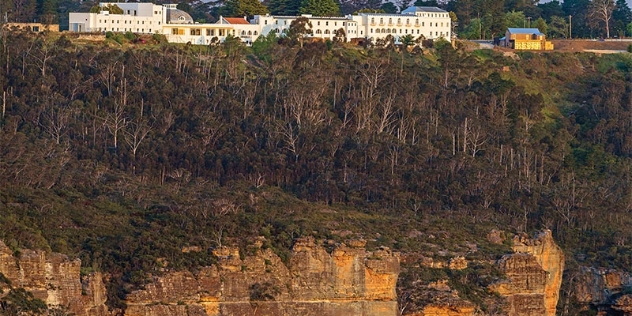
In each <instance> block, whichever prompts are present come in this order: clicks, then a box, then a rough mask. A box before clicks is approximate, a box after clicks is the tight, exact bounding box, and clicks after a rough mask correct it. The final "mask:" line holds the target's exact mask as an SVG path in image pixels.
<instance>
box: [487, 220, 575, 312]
mask: <svg viewBox="0 0 632 316" xmlns="http://www.w3.org/2000/svg"><path fill="white" fill-rule="evenodd" d="M512 248H513V250H514V252H515V253H514V254H510V255H505V256H503V258H502V259H501V260H499V262H498V267H499V269H500V270H501V271H502V272H503V273H504V274H505V275H506V276H507V279H506V280H503V281H501V282H497V283H495V284H493V285H492V286H491V287H490V288H491V289H492V290H493V291H496V292H497V293H499V294H500V295H502V296H505V297H507V301H508V304H509V310H508V313H509V314H510V315H533V316H536V315H537V316H541V315H551V316H552V315H555V311H556V306H557V301H558V299H559V291H560V286H561V284H562V273H563V270H564V254H563V253H562V250H561V249H560V248H559V247H558V246H557V244H555V241H554V240H553V237H552V234H551V231H549V230H547V231H544V232H541V233H539V234H537V235H536V236H535V238H533V239H530V238H527V237H525V236H515V237H514V239H513V246H512Z"/></svg>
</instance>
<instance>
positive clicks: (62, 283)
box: [0, 241, 108, 316]
mask: <svg viewBox="0 0 632 316" xmlns="http://www.w3.org/2000/svg"><path fill="white" fill-rule="evenodd" d="M80 268H81V261H79V260H78V259H76V260H70V259H69V258H68V257H67V256H65V255H62V254H58V253H47V252H45V251H35V250H28V249H22V250H20V252H19V254H18V255H17V256H14V253H13V251H11V249H9V247H7V246H6V245H5V244H4V243H3V242H2V241H0V273H2V274H4V276H5V277H7V278H8V279H9V280H10V281H11V285H12V286H13V287H16V288H24V289H25V290H27V291H29V292H31V293H33V296H34V297H35V298H38V299H41V300H42V301H44V302H45V303H46V304H48V306H50V307H54V308H60V309H62V310H67V311H68V312H70V313H72V314H75V315H90V316H100V315H108V310H107V308H106V306H105V300H106V297H107V296H106V294H105V286H104V284H103V280H102V279H103V277H102V275H101V274H100V273H94V274H90V275H87V276H85V277H84V278H83V280H82V279H81V277H80ZM82 292H83V293H82Z"/></svg>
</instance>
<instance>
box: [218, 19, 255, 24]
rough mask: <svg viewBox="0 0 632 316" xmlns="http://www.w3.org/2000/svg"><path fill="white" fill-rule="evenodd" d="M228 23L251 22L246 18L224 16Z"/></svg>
mask: <svg viewBox="0 0 632 316" xmlns="http://www.w3.org/2000/svg"><path fill="white" fill-rule="evenodd" d="M224 21H226V22H227V23H228V24H250V23H248V21H246V19H244V18H224Z"/></svg>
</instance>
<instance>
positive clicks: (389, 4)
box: [380, 2, 398, 14]
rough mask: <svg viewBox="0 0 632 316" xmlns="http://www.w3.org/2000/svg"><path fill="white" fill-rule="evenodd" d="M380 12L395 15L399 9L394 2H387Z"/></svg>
mask: <svg viewBox="0 0 632 316" xmlns="http://www.w3.org/2000/svg"><path fill="white" fill-rule="evenodd" d="M380 10H382V11H384V13H390V14H395V13H397V12H398V10H397V7H396V6H395V5H394V4H393V3H392V2H385V3H384V4H382V6H380Z"/></svg>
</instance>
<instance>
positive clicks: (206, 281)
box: [125, 238, 399, 316]
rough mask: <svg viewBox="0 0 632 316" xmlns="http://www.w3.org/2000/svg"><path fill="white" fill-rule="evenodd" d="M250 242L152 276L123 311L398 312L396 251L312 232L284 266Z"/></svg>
mask: <svg viewBox="0 0 632 316" xmlns="http://www.w3.org/2000/svg"><path fill="white" fill-rule="evenodd" d="M261 244H262V242H261V241H260V240H259V241H257V242H255V244H254V246H252V247H251V248H250V249H249V250H248V251H247V252H248V253H249V255H246V256H245V257H244V258H243V259H241V258H240V255H239V251H238V249H236V248H230V247H222V248H219V249H216V250H215V251H214V254H215V255H216V256H217V257H218V259H219V263H218V265H217V266H213V267H205V268H202V269H200V271H199V272H197V273H195V274H194V273H191V272H171V273H166V274H165V275H163V276H160V277H154V278H153V282H152V283H150V284H148V285H147V286H146V287H145V289H144V290H140V291H136V292H133V293H131V294H130V295H128V296H127V299H126V303H127V306H128V308H127V310H126V312H125V315H129V316H140V315H143V316H149V315H152V316H153V315H156V316H158V315H376V316H379V315H389V316H392V315H396V314H397V298H396V292H395V285H396V283H397V276H398V273H399V257H398V255H397V254H394V253H392V252H391V251H390V250H388V249H386V248H384V249H380V250H377V251H374V252H367V251H366V250H365V249H364V248H363V246H364V243H359V242H353V243H349V244H350V245H353V246H355V247H353V246H352V247H350V246H345V245H338V246H336V247H335V248H334V249H333V252H331V253H328V252H327V251H326V250H325V248H324V247H322V246H320V245H319V244H317V243H316V242H315V241H314V239H313V238H303V239H299V240H297V241H296V242H295V245H294V247H293V249H292V255H291V257H290V259H289V263H288V265H287V266H286V265H285V264H284V263H283V262H282V261H281V259H280V258H279V257H278V256H277V255H276V254H274V252H272V250H270V249H261V248H260V247H261Z"/></svg>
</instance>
